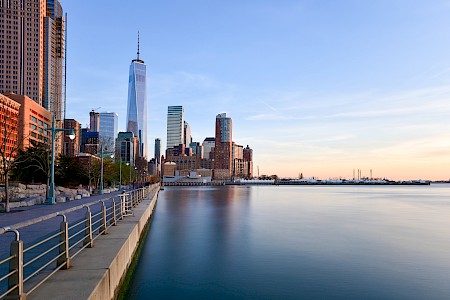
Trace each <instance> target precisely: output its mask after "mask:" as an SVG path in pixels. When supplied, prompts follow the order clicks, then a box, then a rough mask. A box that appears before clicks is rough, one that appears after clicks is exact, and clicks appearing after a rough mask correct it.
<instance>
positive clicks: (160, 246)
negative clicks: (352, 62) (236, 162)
mask: <svg viewBox="0 0 450 300" xmlns="http://www.w3.org/2000/svg"><path fill="white" fill-rule="evenodd" d="M449 281H450V185H447V184H435V185H431V186H377V187H370V186H294V187H292V186H290V187H284V186H255V187H239V186H236V187H198V188H197V187H189V188H188V187H186V188H181V187H180V188H178V187H166V189H165V191H161V192H160V194H159V200H158V204H157V207H156V211H155V214H154V217H153V220H152V222H151V227H150V230H149V232H148V236H147V238H146V240H145V241H144V247H143V250H142V255H141V257H140V258H139V262H138V267H137V269H136V272H135V277H134V281H133V283H132V285H131V287H130V292H129V294H128V296H127V298H129V299H149V298H150V297H151V298H153V299H325V298H327V299H330V298H332V299H450V283H449Z"/></svg>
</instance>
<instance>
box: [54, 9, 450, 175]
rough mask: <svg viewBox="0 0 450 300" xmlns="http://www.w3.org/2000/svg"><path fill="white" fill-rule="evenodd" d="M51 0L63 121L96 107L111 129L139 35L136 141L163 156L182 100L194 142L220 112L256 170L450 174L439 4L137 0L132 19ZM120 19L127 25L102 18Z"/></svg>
mask: <svg viewBox="0 0 450 300" xmlns="http://www.w3.org/2000/svg"><path fill="white" fill-rule="evenodd" d="M61 2H62V5H63V7H64V8H65V11H67V12H68V14H69V18H68V19H69V22H68V24H69V25H68V28H69V31H68V32H69V40H68V44H69V45H72V47H69V54H68V66H69V68H68V110H67V111H68V116H67V117H68V118H71V117H74V116H76V115H75V114H78V115H80V109H81V108H83V109H84V112H83V114H87V111H88V110H89V108H90V107H91V105H90V103H91V101H92V99H96V101H97V103H98V106H102V107H103V108H106V109H107V110H109V111H115V112H117V113H118V114H119V121H120V124H119V127H120V130H123V129H124V127H123V123H124V118H125V115H124V113H123V111H124V104H123V102H124V99H126V94H127V92H126V88H127V87H126V83H127V79H126V78H127V74H126V73H127V71H126V70H127V66H126V65H127V62H128V57H130V55H132V54H133V53H135V33H136V31H137V30H140V32H141V46H142V47H141V48H142V49H145V50H144V51H145V58H146V62H147V64H148V70H147V78H148V87H147V89H148V101H149V103H150V102H151V103H152V109H151V110H150V111H149V124H151V125H150V126H151V127H149V128H152V130H150V131H149V137H148V138H149V140H154V139H155V138H162V140H161V142H162V145H163V147H162V148H163V149H165V148H166V147H165V143H166V141H165V140H164V136H165V131H166V111H167V106H170V105H183V106H184V107H185V109H186V111H189V113H187V114H186V119H187V120H189V125H190V127H191V130H192V136H193V140H194V141H201V140H203V139H204V138H205V137H210V136H213V135H214V116H215V115H216V114H218V113H221V112H226V113H229V114H230V115H232V116H233V123H234V124H235V125H236V128H239V130H238V131H235V132H234V136H235V139H236V140H239V141H240V142H241V143H242V144H243V145H246V144H250V145H252V148H253V149H254V150H255V154H254V168H255V173H256V168H257V167H258V166H259V170H260V174H266V175H271V174H278V175H280V176H290V177H298V174H300V173H302V174H303V175H304V176H305V177H312V176H315V177H320V178H328V177H341V176H342V177H346V178H351V177H352V172H353V169H361V170H362V175H363V176H369V170H370V169H372V170H373V177H388V178H392V179H420V178H421V179H431V180H439V179H448V178H449V177H450V176H449V174H448V171H447V170H448V169H449V167H450V158H449V155H448V150H447V149H448V148H449V146H450V133H449V132H450V131H449V129H450V125H449V124H448V122H447V121H446V116H447V115H448V114H449V113H450V105H449V101H448V98H449V97H450V84H449V83H450V58H449V57H448V52H449V50H450V42H449V41H450V39H449V36H448V35H449V33H448V32H447V31H446V30H441V29H443V28H446V27H447V26H448V25H450V24H449V23H450V21H449V20H448V18H447V15H448V12H449V10H450V6H449V5H448V3H447V2H446V1H434V2H432V3H422V2H421V1H412V2H411V1H396V2H395V3H392V2H391V1H378V2H376V3H360V2H357V1H342V2H339V3H316V2H311V1H285V2H283V3H279V2H275V1H249V2H246V3H245V4H242V3H239V4H238V3H234V2H231V3H226V4H217V3H205V2H204V1H194V2H192V3H190V4H187V3H183V2H182V1H169V2H167V3H158V4H156V3H154V2H139V6H140V7H141V9H140V10H139V11H136V10H134V9H133V7H134V6H133V7H132V6H129V7H128V6H123V5H120V3H108V6H107V7H104V6H100V4H97V3H91V2H87V1H79V2H77V3H76V4H75V3H70V2H66V1H61ZM87 7H89V9H86V8H87ZM173 7H176V9H175V10H174V9H173ZM96 8H97V9H96ZM99 10H102V11H104V12H105V16H104V17H103V16H98V14H97V13H96V12H98V11H99ZM123 15H133V16H134V18H133V20H134V22H124V23H126V24H120V26H119V24H115V22H113V21H111V20H115V19H120V18H122V17H121V16H123ZM174 20H175V21H174ZM179 24H183V26H180V25H179ZM89 28H96V31H98V32H100V33H101V34H100V35H99V34H95V33H94V32H92V34H91V33H89V32H91V31H90V30H89ZM117 37H119V38H120V39H121V43H120V44H119V45H117V43H116V41H117ZM82 44H88V45H89V47H88V48H91V49H82V48H83V47H78V49H76V48H75V45H82ZM94 85H95V88H94ZM70 114H73V115H70ZM84 118H86V119H87V117H84ZM80 122H81V123H82V124H85V123H86V121H85V120H83V119H80ZM148 156H149V157H153V154H152V153H149V155H148Z"/></svg>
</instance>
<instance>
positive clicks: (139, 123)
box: [126, 34, 147, 157]
mask: <svg viewBox="0 0 450 300" xmlns="http://www.w3.org/2000/svg"><path fill="white" fill-rule="evenodd" d="M146 68H147V67H146V65H145V64H144V61H143V60H141V59H140V58H139V34H138V51H137V57H136V59H133V60H132V61H131V65H130V76H129V81H128V105H127V123H126V125H127V131H128V132H132V133H133V134H134V136H136V137H138V138H139V153H140V154H141V155H142V156H143V157H147V94H146V93H147V91H146V80H147V79H146V77H147V75H146V72H147V71H146Z"/></svg>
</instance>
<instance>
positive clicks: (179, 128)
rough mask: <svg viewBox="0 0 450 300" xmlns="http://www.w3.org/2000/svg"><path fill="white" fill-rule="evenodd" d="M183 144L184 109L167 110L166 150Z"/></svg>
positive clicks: (181, 107)
mask: <svg viewBox="0 0 450 300" xmlns="http://www.w3.org/2000/svg"><path fill="white" fill-rule="evenodd" d="M180 144H184V109H183V106H169V107H168V108H167V148H172V147H177V146H179V145H180Z"/></svg>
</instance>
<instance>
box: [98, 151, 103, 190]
mask: <svg viewBox="0 0 450 300" xmlns="http://www.w3.org/2000/svg"><path fill="white" fill-rule="evenodd" d="M98 193H99V194H100V195H103V144H102V145H100V190H99V191H98Z"/></svg>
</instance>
